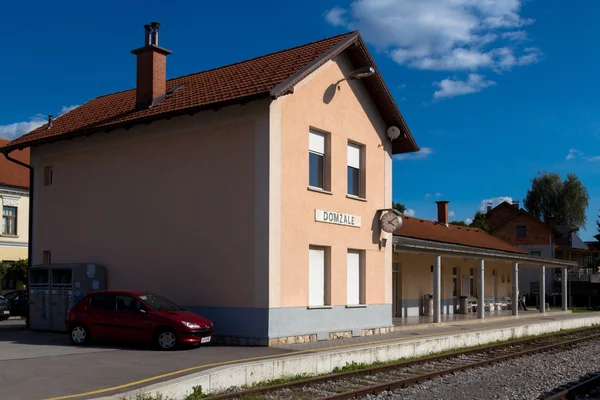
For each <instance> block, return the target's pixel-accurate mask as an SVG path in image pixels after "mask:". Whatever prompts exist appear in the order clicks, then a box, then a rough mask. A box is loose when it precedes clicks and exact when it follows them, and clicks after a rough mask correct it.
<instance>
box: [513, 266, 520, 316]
mask: <svg viewBox="0 0 600 400" xmlns="http://www.w3.org/2000/svg"><path fill="white" fill-rule="evenodd" d="M512 315H519V263H515V264H514V265H513V272H512Z"/></svg>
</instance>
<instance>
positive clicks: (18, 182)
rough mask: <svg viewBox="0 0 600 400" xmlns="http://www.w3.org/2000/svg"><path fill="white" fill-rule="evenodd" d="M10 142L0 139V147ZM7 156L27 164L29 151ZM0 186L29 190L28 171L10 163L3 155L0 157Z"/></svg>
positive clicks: (20, 151)
mask: <svg viewBox="0 0 600 400" xmlns="http://www.w3.org/2000/svg"><path fill="white" fill-rule="evenodd" d="M8 142H10V141H9V140H6V139H0V147H1V146H4V145H5V144H7V143H8ZM9 156H10V157H12V158H14V159H16V160H19V161H21V162H24V163H26V164H29V149H25V150H16V151H13V152H11V153H9ZM0 186H13V187H18V188H23V189H28V188H29V170H28V169H27V168H25V167H22V166H20V165H19V164H16V163H14V162H12V161H9V160H7V159H6V157H4V156H3V155H0Z"/></svg>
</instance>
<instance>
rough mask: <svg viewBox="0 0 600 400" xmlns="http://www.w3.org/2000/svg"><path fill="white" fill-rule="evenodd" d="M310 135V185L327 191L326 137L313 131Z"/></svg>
mask: <svg viewBox="0 0 600 400" xmlns="http://www.w3.org/2000/svg"><path fill="white" fill-rule="evenodd" d="M309 134H310V136H309V141H308V144H309V149H308V150H309V151H308V156H309V178H308V184H309V186H311V187H314V188H319V189H325V186H326V182H325V168H326V165H325V135H324V134H323V133H319V132H315V131H313V130H311V131H310V133H309Z"/></svg>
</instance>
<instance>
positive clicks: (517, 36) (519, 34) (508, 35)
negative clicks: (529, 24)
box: [502, 31, 529, 42]
mask: <svg viewBox="0 0 600 400" xmlns="http://www.w3.org/2000/svg"><path fill="white" fill-rule="evenodd" d="M502 38H503V39H508V40H512V41H515V42H525V41H527V40H529V36H528V35H527V32H525V31H512V32H504V33H503V34H502Z"/></svg>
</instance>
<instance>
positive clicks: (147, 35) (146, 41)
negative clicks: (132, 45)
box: [144, 24, 152, 46]
mask: <svg viewBox="0 0 600 400" xmlns="http://www.w3.org/2000/svg"><path fill="white" fill-rule="evenodd" d="M144 32H145V33H144V46H150V40H151V39H150V35H151V32H152V26H151V25H150V24H146V25H144Z"/></svg>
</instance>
